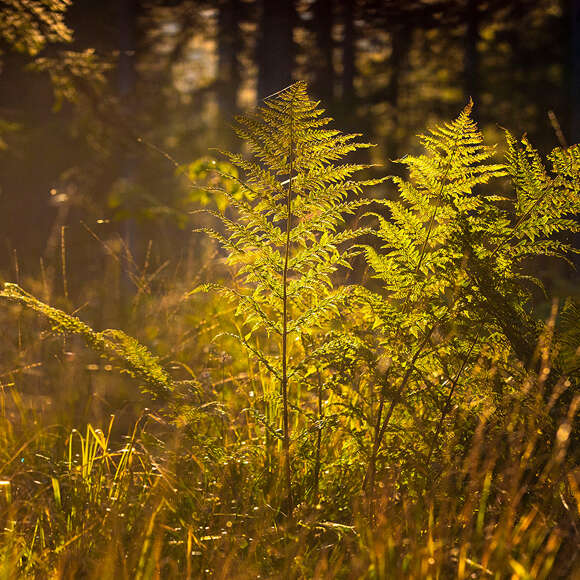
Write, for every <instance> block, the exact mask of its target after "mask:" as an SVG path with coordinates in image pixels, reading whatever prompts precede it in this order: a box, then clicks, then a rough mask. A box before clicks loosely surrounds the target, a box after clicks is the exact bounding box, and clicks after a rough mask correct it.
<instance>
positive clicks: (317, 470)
mask: <svg viewBox="0 0 580 580" xmlns="http://www.w3.org/2000/svg"><path fill="white" fill-rule="evenodd" d="M322 412H323V411H322V383H321V380H320V371H318V430H317V433H316V459H315V463H314V502H313V503H314V505H316V504H317V503H318V488H319V485H320V483H319V482H320V447H321V445H322Z"/></svg>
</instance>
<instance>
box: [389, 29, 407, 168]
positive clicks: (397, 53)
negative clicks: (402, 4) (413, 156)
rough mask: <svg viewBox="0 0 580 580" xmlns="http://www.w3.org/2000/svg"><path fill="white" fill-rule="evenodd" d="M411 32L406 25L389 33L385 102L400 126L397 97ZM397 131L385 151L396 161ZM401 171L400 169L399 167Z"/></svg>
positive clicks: (397, 152)
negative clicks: (388, 71) (388, 79)
mask: <svg viewBox="0 0 580 580" xmlns="http://www.w3.org/2000/svg"><path fill="white" fill-rule="evenodd" d="M411 38H412V31H411V30H410V28H409V27H408V26H407V25H406V24H399V25H396V26H395V28H394V29H393V30H392V32H391V51H392V52H391V58H390V63H389V64H390V68H391V78H390V81H389V86H388V89H387V101H388V103H389V105H390V106H391V114H392V115H393V120H394V124H395V126H396V125H400V123H401V116H400V115H399V96H400V93H401V80H402V78H403V75H404V71H405V70H406V69H407V63H408V58H409V50H410V48H411ZM397 134H398V131H395V133H394V134H393V135H392V136H391V138H390V139H389V140H388V143H387V147H386V151H387V155H388V157H389V158H390V159H396V158H397V157H398V156H399V151H398V145H399V139H398V137H397ZM401 169H402V167H401Z"/></svg>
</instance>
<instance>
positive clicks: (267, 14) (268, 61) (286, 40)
mask: <svg viewBox="0 0 580 580" xmlns="http://www.w3.org/2000/svg"><path fill="white" fill-rule="evenodd" d="M294 20H295V9H294V2H293V1H292V0H275V1H273V0H262V1H261V15H260V27H259V28H260V30H259V41H258V46H257V49H258V54H257V58H256V60H257V63H258V99H263V98H265V97H267V96H269V95H271V94H272V93H275V92H277V91H279V90H281V89H283V88H285V87H287V86H288V85H289V84H291V82H292V70H293V68H294V40H293V30H294Z"/></svg>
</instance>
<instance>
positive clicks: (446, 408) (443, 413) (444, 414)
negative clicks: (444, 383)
mask: <svg viewBox="0 0 580 580" xmlns="http://www.w3.org/2000/svg"><path fill="white" fill-rule="evenodd" d="M482 329H483V322H482V323H481V324H480V326H479V328H478V330H477V334H476V335H475V338H474V339H473V341H472V342H471V346H470V347H469V350H468V351H467V354H466V355H465V358H464V359H463V362H462V364H461V368H460V369H459V370H458V371H457V374H456V375H455V378H454V379H453V382H452V383H451V388H450V389H449V394H448V395H447V399H446V401H445V405H444V406H443V410H442V411H441V417H440V419H439V423H438V424H437V429H436V430H435V435H434V436H433V440H432V441H431V446H430V447H429V453H428V454H427V461H426V467H429V463H430V462H431V456H432V455H433V451H435V446H436V445H437V440H438V439H439V434H440V433H441V428H442V427H443V421H445V417H447V413H448V412H449V406H450V405H451V398H452V397H453V393H454V392H455V388H456V387H457V383H458V382H459V377H460V376H461V374H462V373H463V371H464V369H465V367H466V366H467V363H468V361H469V359H470V357H471V353H472V352H473V349H474V348H475V345H476V344H477V341H478V340H479V335H480V333H481V331H482Z"/></svg>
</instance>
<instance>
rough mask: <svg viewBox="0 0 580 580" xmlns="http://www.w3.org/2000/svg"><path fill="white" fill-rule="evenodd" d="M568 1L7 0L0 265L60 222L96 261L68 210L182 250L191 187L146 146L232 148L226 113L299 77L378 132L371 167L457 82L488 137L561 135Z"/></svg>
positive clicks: (43, 243)
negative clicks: (505, 132)
mask: <svg viewBox="0 0 580 580" xmlns="http://www.w3.org/2000/svg"><path fill="white" fill-rule="evenodd" d="M578 9H579V8H578V2H575V1H574V0H510V1H509V2H503V1H502V2H498V1H495V0H489V1H478V0H464V1H459V0H458V1H450V0H445V1H437V0H429V1H414V0H410V1H406V2H401V1H388V0H383V1H379V0H358V1H357V0H341V1H338V0H315V1H314V0H312V1H307V0H304V1H296V0H294V1H292V0H277V1H276V2H268V1H263V2H260V1H251V0H221V1H213V2H203V1H180V2H179V1H165V2H162V1H158V2H155V1H151V2H146V1H141V2H139V1H137V0H119V1H108V0H103V1H99V2H93V1H91V0H75V1H74V2H68V1H66V0H63V1H58V2H57V1H55V2H51V1H48V0H47V1H40V2H24V1H19V0H10V1H7V2H3V8H2V23H1V24H0V41H1V42H2V53H1V54H2V56H1V61H0V62H1V74H0V85H1V87H2V90H1V91H0V121H1V125H0V138H1V141H0V143H1V144H2V151H1V153H0V220H1V223H0V232H1V234H0V236H1V238H2V239H1V242H0V271H1V272H3V273H4V275H5V276H6V277H7V278H14V275H15V268H16V264H15V260H16V254H15V252H17V254H18V261H19V265H18V268H19V269H20V272H21V275H23V274H25V273H28V274H30V275H32V274H33V272H38V271H39V270H38V269H39V263H38V257H39V256H41V255H43V254H45V253H46V252H51V251H52V252H54V251H56V252H60V249H59V243H57V238H58V237H59V236H60V233H59V232H60V231H61V228H62V226H65V227H66V234H67V237H68V238H69V239H70V240H71V247H72V248H74V249H73V251H72V253H71V254H70V256H69V260H70V261H71V264H70V266H69V270H70V271H71V272H73V271H75V270H76V269H77V264H87V263H88V264H89V271H90V270H91V269H92V268H97V266H96V265H95V263H94V260H93V259H89V258H90V257H92V256H93V254H94V251H93V250H94V248H93V247H92V242H93V241H94V239H93V237H92V236H91V235H90V234H89V233H88V232H87V229H86V228H85V227H83V226H82V225H81V223H80V219H79V218H80V217H82V218H83V219H85V221H86V222H87V224H92V225H91V228H92V226H95V227H96V228H97V231H95V233H96V234H97V235H98V236H99V237H103V238H109V237H110V236H114V235H116V234H120V235H121V237H123V238H127V236H129V237H130V238H131V241H130V244H131V245H132V246H134V248H132V249H134V251H135V252H137V253H139V252H140V253H141V257H142V255H143V252H144V251H145V250H144V248H146V247H147V243H148V240H149V239H150V238H151V229H149V230H148V226H147V225H146V223H145V222H146V218H147V217H149V218H151V217H153V216H154V217H155V224H154V225H153V230H155V231H159V230H160V229H163V231H164V236H157V238H158V239H157V240H156V245H157V244H158V243H159V240H160V239H162V238H163V239H166V240H168V242H169V243H168V247H167V248H165V249H161V248H159V251H160V252H163V251H172V252H176V251H181V250H179V248H183V247H184V244H183V240H184V237H183V236H184V235H185V236H186V237H190V236H189V234H187V235H186V234H184V233H183V231H180V227H181V228H183V225H184V223H185V222H184V220H185V221H186V222H187V223H190V218H189V217H186V216H187V210H188V209H191V208H190V207H189V205H188V204H189V203H190V202H191V201H193V202H195V201H197V202H199V201H200V200H199V199H198V200H192V199H191V191H188V190H187V187H188V184H187V183H185V182H181V183H179V182H178V181H176V179H175V175H174V166H173V165H172V163H171V162H169V161H168V159H167V157H166V156H164V155H163V154H160V153H159V151H157V150H156V149H155V148H159V149H160V150H161V151H163V152H164V153H166V154H168V155H169V156H171V157H172V159H173V160H176V161H177V162H178V163H179V164H186V163H187V164H188V163H191V162H193V161H194V160H196V159H199V158H201V157H204V156H207V155H208V154H209V151H208V150H209V148H210V147H222V148H230V149H233V150H237V149H239V147H240V143H239V142H238V140H237V139H235V138H234V137H233V134H232V132H231V130H230V125H231V123H232V119H233V116H234V115H235V114H236V113H238V112H240V111H242V110H247V109H250V108H252V107H253V106H255V105H256V103H257V102H258V100H259V99H261V98H263V97H265V96H267V95H269V94H271V93H273V92H275V91H278V90H280V89H282V88H284V87H286V86H288V85H289V84H290V83H291V82H292V80H296V79H303V80H306V81H308V82H309V83H310V89H311V91H312V94H313V96H314V97H315V98H318V99H321V100H322V102H323V103H324V106H325V108H326V109H327V110H328V112H329V114H330V115H331V116H332V117H333V118H335V119H336V123H337V127H341V128H342V129H344V130H356V131H357V132H360V133H363V134H364V135H365V136H366V138H367V139H368V140H369V141H370V142H372V143H376V144H377V145H378V147H377V148H375V149H374V150H373V151H372V153H371V155H372V161H373V162H377V163H381V164H383V165H384V166H385V167H384V170H385V173H392V172H396V171H398V169H397V166H396V165H394V164H392V163H390V161H389V160H394V159H396V158H397V157H398V156H400V155H402V154H409V153H412V152H413V151H416V149H417V142H416V140H415V135H416V134H417V133H418V132H419V131H421V130H423V128H424V127H427V126H432V125H433V124H434V123H435V122H437V121H440V120H441V119H448V118H452V117H454V116H455V115H456V114H457V112H458V111H459V110H461V108H462V107H463V106H464V105H465V104H466V103H467V101H468V99H469V98H470V97H471V98H472V99H473V101H474V102H475V106H476V108H475V114H476V118H477V120H478V122H479V123H480V126H481V128H482V129H483V131H484V133H485V134H486V136H487V137H489V138H490V140H491V141H495V140H497V137H498V136H499V135H500V134H501V130H502V129H501V128H502V127H505V128H507V129H509V130H510V131H512V132H513V133H514V134H516V135H518V134H523V133H527V134H528V135H529V137H530V139H531V140H532V142H533V143H534V144H535V145H536V146H537V147H539V148H540V149H542V150H545V151H548V150H550V149H551V148H552V147H553V146H555V145H558V144H562V143H561V142H564V141H566V142H568V143H575V142H577V141H578V139H579V137H580V112H579V103H580V88H579V87H580V72H579V71H580V48H579V46H580V40H579V39H580V32H579V31H578V26H579V24H578ZM200 195H201V194H200ZM379 195H387V194H386V193H385V192H384V191H383V192H382V193H379ZM126 218H130V219H131V220H133V221H131V223H126V222H125V223H124V225H122V223H121V221H122V220H125V219H126ZM144 219H145V222H144ZM96 220H101V221H100V222H99V224H98V225H96V224H95V222H96ZM110 220H111V221H110ZM105 222H106V223H105ZM137 222H139V223H137ZM149 225H151V224H149ZM176 225H177V226H178V227H176ZM133 238H134V239H133ZM138 247H139V248H140V249H139V250H138V249H137V248H138ZM97 269H98V268H97ZM90 275H91V274H90V272H87V269H86V268H84V274H83V276H84V279H85V280H86V277H87V276H90ZM95 275H96V276H97V277H98V276H99V275H100V274H98V273H96V272H95ZM70 291H71V292H73V291H74V289H73V288H70Z"/></svg>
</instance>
